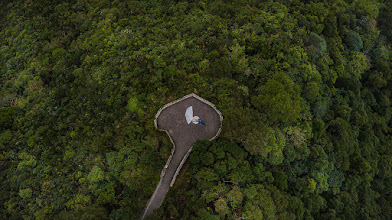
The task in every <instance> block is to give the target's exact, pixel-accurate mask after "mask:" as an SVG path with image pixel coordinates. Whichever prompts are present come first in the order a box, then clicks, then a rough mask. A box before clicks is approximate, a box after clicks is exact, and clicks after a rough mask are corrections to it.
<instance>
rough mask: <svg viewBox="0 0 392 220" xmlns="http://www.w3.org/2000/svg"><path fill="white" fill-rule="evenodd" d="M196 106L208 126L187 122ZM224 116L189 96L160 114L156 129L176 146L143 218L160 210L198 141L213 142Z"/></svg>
mask: <svg viewBox="0 0 392 220" xmlns="http://www.w3.org/2000/svg"><path fill="white" fill-rule="evenodd" d="M189 106H193V114H194V115H197V116H199V117H200V119H201V120H203V122H205V124H206V125H199V124H193V123H191V124H188V123H187V122H186V120H185V110H186V109H187V108H188V107H189ZM222 119H223V118H222V116H221V114H220V112H219V111H218V110H216V109H215V107H214V106H213V105H212V104H211V103H209V102H208V101H206V100H203V99H202V98H200V97H198V96H196V95H194V94H190V95H188V96H185V97H184V98H182V99H180V100H176V101H174V102H172V103H169V104H168V105H166V106H165V107H163V108H162V111H160V112H158V114H157V119H156V124H155V125H156V126H157V128H159V129H161V130H165V131H166V132H167V133H168V135H169V136H170V138H171V140H172V142H173V143H174V149H175V150H174V154H173V155H172V156H171V157H170V158H169V160H168V163H167V164H166V165H165V168H164V169H163V170H162V174H164V175H163V176H162V175H161V180H160V181H159V183H158V185H157V188H156V189H155V191H154V193H153V195H152V196H151V198H150V200H149V202H148V204H147V207H146V209H145V210H144V213H143V215H142V217H141V218H142V219H143V218H145V217H146V216H148V215H150V214H151V213H152V212H153V211H154V210H155V209H157V208H159V207H160V206H161V204H162V202H163V200H164V199H165V196H166V193H167V192H168V191H169V188H170V186H171V183H172V184H174V181H175V178H176V176H177V174H178V172H179V171H180V169H181V167H182V165H183V163H184V162H185V160H186V157H187V156H188V155H189V152H190V150H191V148H192V145H193V144H194V143H195V142H196V141H197V140H212V139H214V138H215V137H216V136H217V135H218V134H219V132H220V126H221V120H222Z"/></svg>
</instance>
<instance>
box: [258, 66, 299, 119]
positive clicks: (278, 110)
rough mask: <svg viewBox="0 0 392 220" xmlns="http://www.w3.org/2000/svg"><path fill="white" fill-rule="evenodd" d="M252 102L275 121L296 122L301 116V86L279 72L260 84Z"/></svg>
mask: <svg viewBox="0 0 392 220" xmlns="http://www.w3.org/2000/svg"><path fill="white" fill-rule="evenodd" d="M257 91H258V95H257V96H255V97H253V98H252V104H253V105H254V106H255V107H256V108H257V109H258V110H259V111H261V112H264V113H265V114H266V115H267V116H268V118H269V119H270V120H271V121H273V122H283V123H287V122H295V121H296V120H298V119H299V118H300V117H301V110H302V108H303V107H302V105H303V99H302V98H301V96H300V87H299V86H298V85H296V84H295V83H294V82H293V81H292V80H290V79H289V78H288V77H287V76H286V75H285V74H283V73H277V74H275V75H273V77H272V78H271V79H269V80H268V81H267V83H266V84H265V85H262V86H260V87H259V88H258V89H257Z"/></svg>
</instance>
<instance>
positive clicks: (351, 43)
mask: <svg viewBox="0 0 392 220" xmlns="http://www.w3.org/2000/svg"><path fill="white" fill-rule="evenodd" d="M344 41H345V43H346V45H347V47H348V49H349V50H352V51H360V50H361V49H362V48H363V41H362V38H361V36H359V34H358V33H357V32H355V31H349V32H348V33H347V34H346V36H345V38H344Z"/></svg>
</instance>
